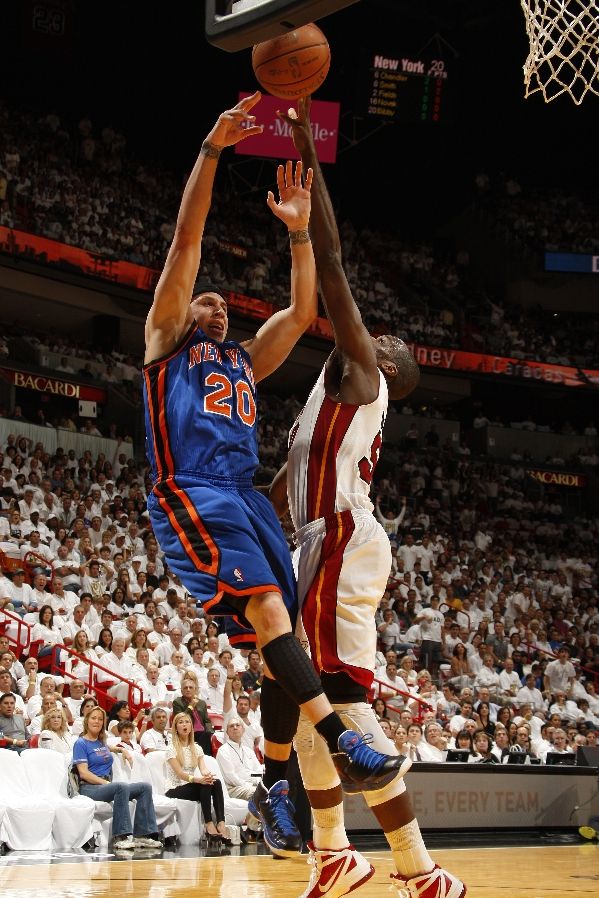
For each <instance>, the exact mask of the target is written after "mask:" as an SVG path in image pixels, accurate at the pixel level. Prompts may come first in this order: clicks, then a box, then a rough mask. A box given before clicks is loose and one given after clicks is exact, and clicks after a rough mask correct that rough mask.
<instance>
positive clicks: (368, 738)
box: [347, 733, 387, 770]
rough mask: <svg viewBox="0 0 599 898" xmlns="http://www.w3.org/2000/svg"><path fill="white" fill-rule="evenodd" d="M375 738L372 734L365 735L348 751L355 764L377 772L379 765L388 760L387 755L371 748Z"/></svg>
mask: <svg viewBox="0 0 599 898" xmlns="http://www.w3.org/2000/svg"><path fill="white" fill-rule="evenodd" d="M373 738H374V736H373V735H372V733H364V735H363V736H362V737H361V738H360V739H359V740H358V741H357V742H356V744H355V745H353V746H351V748H349V750H348V751H347V754H348V755H349V756H350V758H351V759H352V761H353V762H354V764H359V765H360V766H361V767H365V768H366V770H376V769H377V767H378V766H379V764H382V763H384V762H385V761H386V760H387V755H384V754H382V753H381V752H380V751H377V750H376V749H374V748H370V743H371V742H372V740H373Z"/></svg>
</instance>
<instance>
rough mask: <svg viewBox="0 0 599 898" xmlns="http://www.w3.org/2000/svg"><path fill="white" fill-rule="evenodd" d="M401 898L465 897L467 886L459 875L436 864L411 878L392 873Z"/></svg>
mask: <svg viewBox="0 0 599 898" xmlns="http://www.w3.org/2000/svg"><path fill="white" fill-rule="evenodd" d="M391 879H394V880H395V883H394V885H395V888H396V889H397V894H398V896H399V898H464V895H465V894H466V886H465V885H464V883H463V882H461V881H460V880H459V879H458V878H457V876H452V874H451V873H448V872H447V870H443V869H441V867H438V866H437V865H436V864H435V866H434V867H433V869H432V870H431V871H430V873H419V874H418V875H417V876H413V877H412V878H411V879H406V878H405V877H404V876H400V875H399V873H392V874H391Z"/></svg>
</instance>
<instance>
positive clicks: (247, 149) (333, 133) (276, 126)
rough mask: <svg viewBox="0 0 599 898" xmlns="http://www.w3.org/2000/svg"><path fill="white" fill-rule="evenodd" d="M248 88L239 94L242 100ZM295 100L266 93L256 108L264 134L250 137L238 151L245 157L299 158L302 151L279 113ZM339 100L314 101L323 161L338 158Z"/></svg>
mask: <svg viewBox="0 0 599 898" xmlns="http://www.w3.org/2000/svg"><path fill="white" fill-rule="evenodd" d="M248 96H249V93H248V92H247V91H245V92H243V93H240V94H239V99H240V100H242V99H243V98H244V97H248ZM294 105H295V104H294V102H293V100H279V99H277V97H271V96H269V94H262V99H261V100H260V102H259V103H258V104H257V105H256V106H254V108H253V109H252V115H255V116H256V123H257V124H258V125H264V131H263V132H262V134H258V135H256V136H255V137H248V138H247V140H242V141H241V143H238V144H236V146H235V152H236V153H239V154H240V155H244V156H268V157H269V158H274V159H299V153H298V152H297V150H296V149H295V147H294V146H293V141H292V140H291V128H290V127H289V125H288V124H287V122H285V121H283V120H282V119H280V118H279V116H278V115H277V109H279V110H280V111H281V112H287V110H288V109H289V108H290V107H291V106H294ZM339 109H340V105H339V103H329V102H327V101H326V100H312V105H311V107H310V120H311V123H312V133H313V134H314V143H315V144H316V151H317V153H318V158H319V160H320V161H321V162H335V161H336V160H337V136H338V134H339Z"/></svg>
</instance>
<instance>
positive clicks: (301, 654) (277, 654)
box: [262, 633, 322, 705]
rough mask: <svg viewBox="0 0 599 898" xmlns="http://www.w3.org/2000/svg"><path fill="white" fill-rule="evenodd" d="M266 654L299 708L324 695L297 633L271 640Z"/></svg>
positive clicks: (276, 678)
mask: <svg viewBox="0 0 599 898" xmlns="http://www.w3.org/2000/svg"><path fill="white" fill-rule="evenodd" d="M262 654H263V656H264V660H265V661H266V664H267V665H268V669H269V670H270V672H271V673H272V675H273V677H274V678H275V680H276V681H277V683H278V684H279V686H281V687H282V688H283V689H284V690H285V692H286V693H287V695H288V696H289V698H291V699H292V700H293V701H294V702H295V704H296V705H303V704H304V703H305V702H309V701H310V699H312V698H316V696H317V695H322V686H321V684H320V677H319V676H318V674H317V673H316V671H315V670H314V667H313V666H312V662H311V661H310V659H309V658H308V656H307V655H306V653H305V651H304V650H303V648H302V647H301V645H300V644H299V642H298V640H297V639H296V637H295V636H294V635H293V633H284V634H283V636H277V638H276V639H273V640H271V642H269V643H267V644H266V645H265V646H263V648H262Z"/></svg>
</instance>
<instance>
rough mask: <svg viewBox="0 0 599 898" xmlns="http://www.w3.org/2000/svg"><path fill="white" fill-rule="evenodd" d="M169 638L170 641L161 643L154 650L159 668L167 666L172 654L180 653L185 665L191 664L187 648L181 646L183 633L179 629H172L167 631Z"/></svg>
mask: <svg viewBox="0 0 599 898" xmlns="http://www.w3.org/2000/svg"><path fill="white" fill-rule="evenodd" d="M169 636H170V639H169V641H168V642H163V643H161V644H160V645H159V646H157V647H156V649H155V654H156V657H157V659H158V664H159V665H160V666H161V667H162V666H163V665H165V664H168V663H169V661H170V660H171V655H172V654H173V652H181V655H182V657H183V660H184V662H185V664H186V665H188V664H191V656H190V654H189V652H188V651H187V648H186V647H185V646H184V645H183V631H182V630H181V628H180V627H173V629H172V630H170V631H169Z"/></svg>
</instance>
